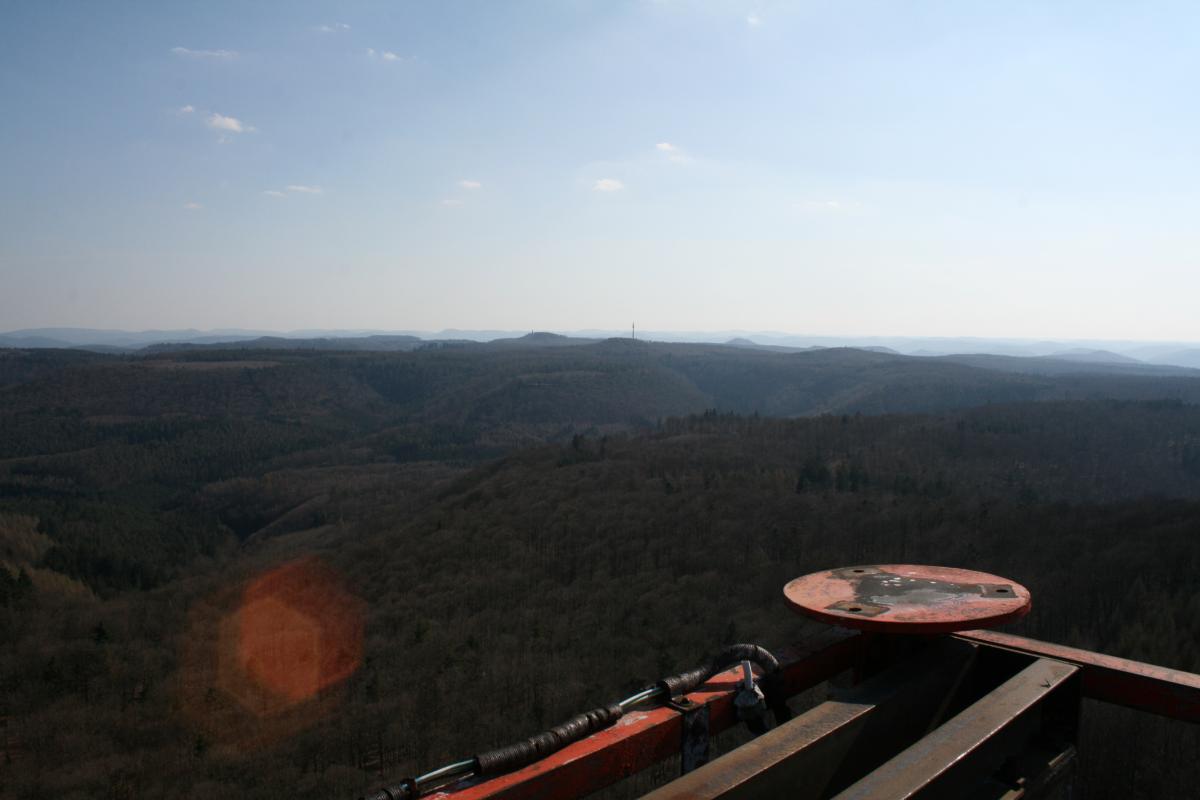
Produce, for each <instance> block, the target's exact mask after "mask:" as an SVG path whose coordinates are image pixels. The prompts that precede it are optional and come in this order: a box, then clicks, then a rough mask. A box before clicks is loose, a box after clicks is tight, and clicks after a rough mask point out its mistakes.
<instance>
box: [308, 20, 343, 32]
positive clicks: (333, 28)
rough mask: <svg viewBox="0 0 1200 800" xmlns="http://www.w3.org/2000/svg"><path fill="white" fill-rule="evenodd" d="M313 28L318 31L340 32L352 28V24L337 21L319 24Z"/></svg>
mask: <svg viewBox="0 0 1200 800" xmlns="http://www.w3.org/2000/svg"><path fill="white" fill-rule="evenodd" d="M313 30H314V31H316V32H317V33H340V32H342V31H348V30H350V26H349V25H347V24H346V23H344V22H335V23H333V24H332V25H317V26H315V27H314V28H313Z"/></svg>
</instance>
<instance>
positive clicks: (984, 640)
mask: <svg viewBox="0 0 1200 800" xmlns="http://www.w3.org/2000/svg"><path fill="white" fill-rule="evenodd" d="M957 635H958V637H959V638H960V639H963V640H965V641H968V642H975V643H977V644H981V645H990V646H992V647H1002V648H1004V649H1005V650H1012V651H1015V652H1018V653H1025V654H1027V655H1031V656H1037V657H1039V658H1052V659H1055V660H1057V661H1065V662H1067V663H1069V664H1074V665H1075V666H1077V667H1079V668H1080V677H1081V678H1082V682H1083V686H1082V688H1083V695H1084V697H1089V698H1091V699H1093V700H1102V701H1104V702H1106V703H1113V704H1115V705H1119V706H1125V707H1127V708H1133V709H1136V710H1138V711H1145V712H1148V713H1151V714H1159V715H1161V716H1164V717H1170V718H1171V719H1178V720H1183V721H1185V722H1200V675H1197V674H1195V673H1192V672H1183V671H1182V670H1176V669H1168V668H1167V667H1158V666H1155V665H1154V664H1144V663H1142V662H1141V661H1130V660H1129V659H1126V658H1116V657H1115V656H1106V655H1102V654H1100V653H1093V652H1091V651H1089V650H1080V649H1078V648H1075V647H1065V646H1063V645H1060V644H1051V643H1049V642H1040V641H1038V640H1037V639H1027V638H1025V637H1024V636H1013V635H1012V634H1009V633H998V632H996V631H963V632H962V633H960V634H957Z"/></svg>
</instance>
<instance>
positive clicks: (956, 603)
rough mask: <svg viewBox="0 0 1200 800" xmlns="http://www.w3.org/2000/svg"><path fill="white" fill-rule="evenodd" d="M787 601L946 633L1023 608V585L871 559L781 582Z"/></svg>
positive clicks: (898, 627) (819, 612) (868, 625)
mask: <svg viewBox="0 0 1200 800" xmlns="http://www.w3.org/2000/svg"><path fill="white" fill-rule="evenodd" d="M783 594H784V597H785V598H786V600H787V602H788V605H790V606H791V607H792V608H793V609H794V610H796V611H798V612H800V613H801V614H805V615H807V616H809V617H814V618H815V619H819V620H821V621H822V622H827V623H830V624H832V625H837V626H839V627H843V628H855V629H858V630H864V631H876V632H886V633H899V634H904V633H951V632H953V631H961V630H966V629H968V628H981V627H983V628H988V627H993V626H996V625H1000V624H1003V623H1005V622H1009V621H1011V620H1015V619H1018V618H1020V617H1023V616H1025V615H1026V614H1027V613H1029V609H1030V603H1031V601H1030V596H1029V590H1028V589H1026V588H1025V587H1024V586H1021V585H1020V584H1017V583H1013V582H1012V581H1010V580H1008V579H1006V578H1000V577H997V576H995V575H989V574H987V573H986V572H974V571H971V570H965V569H954V568H952V567H928V566H919V565H914V564H875V565H865V566H859V567H845V568H843V569H834V570H827V571H825V572H814V573H812V574H811V575H805V576H803V577H800V578H796V579H795V580H793V581H791V582H790V583H788V584H787V586H785V587H784V588H783Z"/></svg>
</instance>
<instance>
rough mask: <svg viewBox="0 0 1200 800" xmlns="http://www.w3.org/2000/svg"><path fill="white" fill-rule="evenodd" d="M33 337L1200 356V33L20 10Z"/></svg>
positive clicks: (438, 14) (839, 3)
mask: <svg viewBox="0 0 1200 800" xmlns="http://www.w3.org/2000/svg"><path fill="white" fill-rule="evenodd" d="M0 9H2V10H0V101H2V102H3V108H4V113H3V114H2V115H0V279H2V291H0V330H8V329H15V328H25V327H36V326H49V325H79V326H91V327H120V328H127V329H134V328H149V327H157V328H182V327H196V328H216V327H234V326H241V327H254V328H275V329H295V328H383V329H428V330H437V329H441V328H446V327H459V328H500V329H535V328H536V329H547V330H569V329H582V328H604V329H620V328H625V327H626V326H628V324H629V323H630V321H633V320H637V322H638V325H639V327H644V328H647V329H657V330H668V329H680V330H683V329H686V330H706V329H707V330H716V329H722V330H727V329H750V330H762V329H774V330H780V331H791V332H799V333H814V334H817V333H823V334H873V335H976V336H1028V337H1058V338H1070V337H1077V338H1127V339H1175V340H1198V339H1200V313H1198V312H1197V308H1198V307H1200V246H1198V245H1200V226H1198V225H1197V220H1200V188H1198V187H1200V153H1198V149H1197V148H1198V146H1200V145H1198V143H1200V102H1198V101H1200V94H1198V87H1200V81H1198V80H1197V78H1198V77H1200V47H1197V40H1198V38H1200V5H1197V4H1195V3H1190V2H1188V3H1128V2H1125V3H1098V2H1030V3H1021V2H1011V1H1010V2H984V1H983V0H980V1H979V2H970V1H969V0H954V1H953V2H900V1H899V0H887V1H886V2H883V1H881V2H857V1H855V0H836V1H835V0H828V1H827V2H820V3H817V2H794V3H782V2H769V1H766V0H764V2H758V3H752V2H746V3H743V2H733V1H732V0H730V1H729V2H716V1H715V0H714V2H687V1H686V0H660V1H659V2H653V1H652V0H641V1H638V0H630V1H629V2H616V0H593V1H592V2H588V1H586V0H553V1H551V0H547V1H546V2H536V3H535V2H512V3H502V2H490V1H489V2H484V1H483V0H480V1H479V2H455V1H454V0H441V1H440V2H432V1H431V2H417V1H416V0H392V1H391V2H362V3H354V2H347V3H317V2H295V1H293V0H288V2H279V3H266V2H256V3H249V2H204V3H195V4H188V5H184V4H182V3H174V2H171V3H166V2H144V3H132V2H124V3H119V2H112V3H96V2H77V3H67V2H53V1H52V0H47V1H46V2H24V3H18V2H13V1H12V0H10V1H9V2H5V3H4V4H3V5H2V6H0Z"/></svg>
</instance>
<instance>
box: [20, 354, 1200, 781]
mask: <svg viewBox="0 0 1200 800" xmlns="http://www.w3.org/2000/svg"><path fill="white" fill-rule="evenodd" d="M1098 369H1102V368H1098ZM0 387H2V388H0V641H3V642H5V643H6V645H7V646H6V647H4V648H0V721H3V723H4V726H5V727H4V729H3V730H4V732H3V733H2V734H0V747H3V748H4V752H3V753H0V797H5V798H7V797H10V796H11V797H14V798H21V799H22V800H33V798H41V797H46V796H76V797H112V798H125V797H143V796H144V797H173V798H201V797H212V796H220V795H222V794H227V795H230V796H237V797H246V798H260V799H261V800H269V799H270V798H282V797H289V798H295V797H301V798H304V797H312V798H318V797H321V798H325V797H331V796H346V797H349V796H357V793H360V792H361V791H362V790H364V789H365V788H367V786H368V785H369V784H372V783H374V782H376V781H378V780H379V778H380V773H381V772H382V773H383V774H385V775H388V776H395V775H398V774H399V773H401V772H411V771H414V770H417V769H419V768H421V767H427V766H431V765H436V764H437V763H440V762H441V761H442V760H444V759H448V758H458V757H461V756H462V755H463V754H466V753H469V752H472V751H474V750H477V749H479V748H481V747H484V746H488V745H492V744H498V743H499V742H501V741H503V740H507V739H511V738H513V737H514V736H516V735H518V734H527V733H529V732H530V731H533V730H535V729H538V728H539V727H541V726H543V725H544V724H546V723H549V722H552V721H555V720H557V719H558V718H560V717H564V716H566V715H568V714H569V713H573V712H575V711H578V710H579V709H581V708H590V707H593V706H594V705H596V704H597V703H599V702H604V701H608V700H612V699H613V697H615V696H617V695H619V694H620V692H621V691H622V690H624V689H628V688H632V687H633V685H634V684H637V683H638V682H639V681H642V680H645V679H649V678H652V677H657V676H659V675H661V674H663V673H666V672H668V671H669V670H672V669H678V668H680V667H681V666H684V665H689V664H691V663H693V662H694V661H695V660H696V659H697V658H700V657H702V656H703V655H704V654H707V653H709V652H711V651H712V650H713V648H714V647H715V646H717V645H719V644H722V643H727V642H728V641H730V640H733V639H755V640H761V641H763V642H764V643H766V644H768V645H777V644H781V643H783V642H785V641H787V640H789V639H792V638H793V637H795V636H797V635H799V634H800V633H802V630H801V629H800V628H799V627H798V625H797V623H796V621H795V620H794V619H793V618H792V617H791V616H789V615H788V614H787V613H786V612H785V611H784V610H783V608H782V605H781V603H780V600H779V591H780V587H781V586H782V585H783V583H784V582H785V581H786V580H787V579H789V578H791V577H795V576H796V575H798V574H801V573H803V572H807V571H810V570H813V569H817V568H825V567H828V566H831V565H838V564H847V563H856V562H883V561H889V560H907V561H930V562H934V563H947V564H954V565H959V566H966V567H972V568H977V569H986V570H991V571H995V572H998V573H1000V574H1005V575H1008V576H1011V577H1012V578H1013V579H1015V580H1019V581H1021V582H1022V583H1025V584H1027V585H1028V586H1030V588H1031V589H1033V591H1034V596H1035V602H1036V606H1037V610H1036V611H1035V613H1034V614H1033V615H1032V616H1031V617H1030V618H1029V621H1028V622H1027V623H1026V625H1027V630H1028V631H1029V632H1031V633H1033V634H1034V635H1038V636H1043V637H1045V638H1049V639H1054V640H1057V641H1062V642H1067V643H1071V644H1080V645H1083V646H1087V647H1094V648H1099V649H1102V650H1106V651H1109V652H1113V653H1116V654H1120V655H1127V656H1133V657H1136V658H1142V659H1145V660H1150V661H1156V662H1161V663H1165V664H1168V665H1171V666H1177V667H1182V668H1184V669H1192V670H1195V669H1197V668H1198V667H1200V652H1198V651H1197V647H1196V644H1195V643H1196V642H1197V641H1200V629H1197V627H1196V626H1197V624H1198V623H1197V620H1200V595H1198V594H1197V591H1196V584H1195V579H1194V576H1195V575H1196V574H1197V571H1198V570H1200V544H1198V542H1200V538H1198V535H1200V527H1198V525H1197V520H1200V404H1198V403H1197V401H1200V381H1197V379H1195V378H1192V377H1186V376H1183V375H1178V376H1137V375H1118V374H1111V373H1110V374H1103V373H1099V372H1098V373H1087V374H1071V375H1027V374H1019V373H1014V372H1007V371H997V370H988V369H983V368H979V367H973V366H968V365H963V364H956V363H949V362H946V361H942V360H937V359H924V358H906V357H901V356H895V355H892V354H887V353H875V352H866V351H861V350H836V349H829V350H817V351H809V352H802V353H778V352H771V351H757V350H749V349H739V348H732V347H721V346H703V345H658V344H647V343H643V342H634V341H630V340H610V341H606V342H599V343H594V344H586V345H573V346H550V347H522V346H517V345H514V344H506V345H504V346H500V347H494V348H477V347H464V348H459V347H453V346H451V347H439V348H434V349H427V350H415V351H411V352H397V353H351V352H324V351H303V352H300V351H291V350H229V351H220V350H218V351H203V352H181V353H159V354H155V355H153V356H150V357H126V356H122V357H114V356H105V355H97V354H90V353H80V352H74V351H44V350H43V351H0ZM784 417H801V418H797V419H785V418H784ZM313 554H316V555H318V556H320V557H321V558H322V559H323V560H324V561H325V563H327V564H329V565H331V566H332V567H333V568H334V569H336V571H337V572H338V574H340V575H342V576H343V577H344V579H345V580H346V582H347V583H348V585H350V586H352V587H354V590H355V592H356V593H358V594H359V596H360V597H361V598H362V599H363V601H364V602H365V603H366V605H365V608H366V631H367V640H366V646H365V650H364V653H363V665H362V668H361V669H359V670H358V671H357V672H356V673H355V674H354V676H353V677H352V678H351V679H350V680H349V681H347V682H346V684H345V685H344V686H342V687H341V688H339V689H338V691H336V692H332V693H330V694H329V695H328V696H325V697H323V698H322V699H321V701H320V704H321V705H320V709H318V710H322V713H324V714H325V716H324V717H323V718H322V719H321V720H320V721H319V722H316V723H311V721H310V722H306V723H305V725H304V726H301V727H302V728H303V729H302V730H301V729H300V728H295V729H289V730H288V731H287V735H286V736H284V735H282V734H280V733H279V732H278V731H276V732H275V733H273V734H272V737H273V738H271V737H267V733H266V732H265V729H258V728H254V729H253V731H252V732H253V733H254V735H255V736H256V737H258V739H256V740H255V741H256V744H255V746H254V747H248V748H243V747H241V746H239V744H238V743H234V742H231V741H230V740H229V738H228V734H229V731H227V730H225V729H224V727H223V725H216V724H212V722H213V720H215V719H219V720H221V721H222V722H230V724H231V726H232V727H231V728H230V730H232V729H234V728H238V724H240V725H241V728H238V729H239V730H241V729H244V728H245V727H246V725H248V724H249V722H248V718H246V716H245V714H244V713H243V712H242V711H239V710H238V709H239V708H240V706H239V705H238V701H237V700H235V699H232V698H231V697H229V696H227V694H225V693H223V692H222V690H221V689H220V687H219V686H215V685H211V684H210V683H205V682H204V681H203V680H199V679H197V678H196V676H195V674H194V673H193V672H192V671H189V670H190V669H191V668H190V667H189V664H191V662H190V661H189V660H188V659H187V658H185V655H184V654H185V653H188V652H191V650H189V648H191V647H192V646H193V645H195V644H196V643H197V642H200V643H204V642H208V641H210V639H216V638H219V637H220V636H222V635H224V634H222V633H221V629H220V627H219V623H220V620H221V619H225V618H226V617H222V616H221V614H222V613H223V612H222V609H223V608H224V609H225V610H226V611H227V610H228V608H227V607H226V606H222V605H221V604H220V602H218V601H217V600H214V599H213V598H214V597H227V596H231V595H236V593H237V592H238V591H239V587H240V586H241V581H242V580H243V579H244V578H246V577H247V576H251V575H255V574H259V573H260V572H261V571H262V570H265V569H268V568H270V567H272V566H275V565H278V564H280V563H284V562H287V561H289V560H291V559H295V558H297V557H302V556H308V555H313ZM1130 576H1134V577H1132V578H1131V577H1130ZM222 602H223V601H222ZM197 625H200V627H199V628H197ZM205 625H207V626H208V627H205ZM214 626H216V627H214ZM193 666H194V665H193ZM197 686H198V687H199V688H198V689H197V688H196V687H197ZM185 690H186V691H185ZM188 692H191V694H189V693H188ZM189 704H191V705H189ZM499 704H502V705H503V708H502V709H498V710H497V712H496V713H488V714H482V715H481V714H479V713H478V711H479V709H490V708H496V707H497V706H498V705H499ZM197 706H198V707H200V708H202V709H204V711H203V713H201V714H200V716H201V717H202V719H203V720H207V721H208V722H207V723H203V724H201V723H197V722H196V719H195V717H194V715H193V716H192V717H189V716H188V714H187V713H185V711H187V709H188V708H191V710H192V712H195V711H196V707H197ZM304 709H308V710H313V709H309V707H308V706H305V707H304ZM304 709H301V711H303V712H304V714H307V713H308V711H305V710H304ZM314 713H315V711H314ZM239 714H240V715H241V716H240V717H239ZM304 714H301V715H300V716H301V717H303V716H304ZM239 719H240V720H241V722H240V723H238V724H233V723H235V722H237V721H238V720H239ZM288 719H289V720H291V721H292V722H295V719H293V718H292V717H288ZM305 719H307V717H305ZM1089 719H1091V720H1093V722H1092V723H1089V724H1092V725H1093V728H1091V729H1090V730H1093V731H1096V732H1098V733H1096V734H1095V737H1096V741H1093V742H1089V745H1088V746H1089V747H1090V748H1091V751H1092V752H1093V753H1099V754H1101V755H1100V760H1099V761H1098V762H1096V763H1097V764H1098V766H1096V767H1095V768H1091V771H1090V772H1088V773H1087V774H1088V778H1087V780H1088V781H1090V784H1089V785H1090V787H1091V788H1092V789H1093V791H1092V792H1091V794H1090V795H1089V796H1094V797H1103V796H1123V795H1122V792H1126V793H1127V790H1129V789H1130V788H1131V787H1132V786H1133V784H1132V783H1131V782H1130V779H1129V778H1128V775H1132V774H1133V771H1132V770H1131V769H1125V767H1127V766H1128V765H1129V763H1130V762H1129V758H1130V756H1129V755H1128V754H1127V753H1125V752H1124V751H1123V750H1120V749H1118V748H1116V747H1115V746H1113V744H1112V743H1113V742H1119V741H1121V737H1117V736H1116V735H1115V734H1114V731H1115V730H1116V727H1114V726H1116V725H1117V724H1118V722H1120V720H1117V721H1116V722H1114V721H1113V720H1112V719H1110V718H1109V717H1105V716H1103V715H1100V716H1091V717H1089ZM310 723H311V724H310ZM255 724H258V723H255ZM289 724H291V723H289ZM296 724H299V723H296ZM1120 724H1122V725H1124V724H1125V723H1123V722H1121V723H1120ZM1130 724H1133V723H1130ZM1136 724H1137V725H1141V724H1142V723H1136ZM64 732H65V733H64ZM1136 733H1137V737H1136V738H1137V740H1138V741H1140V742H1143V743H1145V744H1146V746H1148V747H1151V748H1157V750H1155V752H1160V751H1161V752H1162V753H1167V752H1173V751H1172V748H1176V749H1178V748H1183V749H1184V751H1185V752H1187V753H1190V752H1192V750H1189V749H1187V748H1193V749H1194V748H1197V747H1200V742H1197V741H1196V737H1195V735H1194V732H1193V733H1188V732H1186V731H1185V732H1183V733H1179V732H1178V731H1175V730H1174V729H1171V728H1168V727H1163V726H1161V725H1157V724H1154V725H1150V726H1149V727H1145V728H1137V730H1136ZM1089 735H1092V734H1089ZM1188 737H1191V738H1188ZM266 738H270V741H269V742H268V743H264V741H265V739H266ZM259 740H264V741H259ZM1106 742H1107V743H1108V744H1106ZM1105 748H1107V749H1105ZM1154 758H1163V756H1161V755H1156V756H1154ZM1171 763H1172V764H1184V763H1192V762H1189V761H1188V759H1187V758H1186V757H1185V756H1184V755H1183V754H1181V755H1179V757H1178V758H1174V759H1173V760H1171ZM1123 765H1124V766H1123ZM1179 776H1182V777H1179ZM1138 780H1139V786H1141V787H1142V788H1145V787H1146V786H1148V785H1149V784H1146V783H1145V781H1146V777H1145V775H1144V774H1141V775H1140V777H1139V779H1138ZM1153 780H1154V781H1157V783H1154V784H1153V785H1152V786H1150V789H1149V791H1150V794H1149V795H1146V796H1156V797H1183V796H1187V795H1186V793H1180V791H1181V790H1182V789H1183V787H1191V786H1194V785H1195V783H1196V781H1197V780H1200V775H1196V774H1194V770H1193V771H1188V770H1187V769H1184V768H1180V769H1177V770H1175V771H1166V770H1163V771H1159V772H1157V773H1156V774H1155V775H1154V776H1153ZM1122 781H1124V783H1122ZM1173 782H1174V783H1173ZM1122 787H1123V788H1122ZM1177 790H1180V791H1177Z"/></svg>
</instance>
